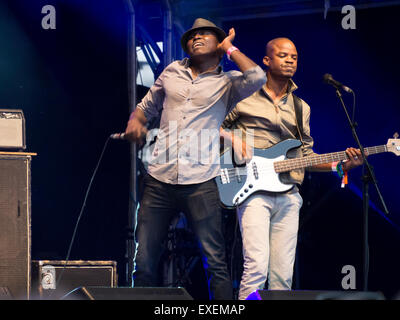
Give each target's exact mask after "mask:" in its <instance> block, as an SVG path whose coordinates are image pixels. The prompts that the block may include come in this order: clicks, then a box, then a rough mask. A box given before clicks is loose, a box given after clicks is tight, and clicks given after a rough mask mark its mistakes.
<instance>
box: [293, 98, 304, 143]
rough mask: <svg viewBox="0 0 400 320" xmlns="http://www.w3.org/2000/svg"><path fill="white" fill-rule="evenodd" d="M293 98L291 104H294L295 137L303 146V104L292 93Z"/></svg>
mask: <svg viewBox="0 0 400 320" xmlns="http://www.w3.org/2000/svg"><path fill="white" fill-rule="evenodd" d="M292 96H293V102H294V111H295V113H296V127H297V134H296V135H295V136H296V137H297V138H298V139H299V140H300V141H301V143H302V144H303V145H304V142H303V136H302V132H303V103H302V102H301V99H300V98H299V97H298V96H296V95H295V94H294V93H292Z"/></svg>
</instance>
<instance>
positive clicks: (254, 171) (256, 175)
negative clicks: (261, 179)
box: [252, 162, 258, 180]
mask: <svg viewBox="0 0 400 320" xmlns="http://www.w3.org/2000/svg"><path fill="white" fill-rule="evenodd" d="M252 169H253V174H254V178H255V179H256V180H257V179H258V171H257V165H256V163H255V162H253V164H252Z"/></svg>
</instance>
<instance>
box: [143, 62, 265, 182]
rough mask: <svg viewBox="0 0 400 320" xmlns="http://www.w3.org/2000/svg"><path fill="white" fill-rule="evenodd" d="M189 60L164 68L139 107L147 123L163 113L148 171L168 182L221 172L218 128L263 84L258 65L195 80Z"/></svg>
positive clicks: (219, 71) (204, 178) (198, 179)
mask: <svg viewBox="0 0 400 320" xmlns="http://www.w3.org/2000/svg"><path fill="white" fill-rule="evenodd" d="M189 63H190V60H189V59H188V58H185V59H183V60H181V61H175V62H173V63H171V64H170V65H169V66H167V67H166V68H165V69H164V71H163V72H162V73H161V75H160V76H159V77H158V79H157V80H156V82H155V83H154V85H153V86H152V87H151V88H150V90H149V92H148V93H147V94H146V96H145V97H144V98H143V100H142V101H141V102H140V103H139V104H138V105H137V107H138V108H140V109H141V110H143V112H144V114H145V116H146V118H147V120H148V121H149V120H150V119H152V118H153V117H156V116H158V115H159V114H160V113H161V119H160V127H159V131H158V137H157V141H156V143H155V146H154V149H153V151H152V153H151V154H150V156H149V157H148V161H149V164H148V168H147V170H148V173H149V174H150V175H151V176H153V177H154V178H156V179H157V180H159V181H162V182H165V183H169V184H193V183H201V182H204V181H207V180H210V179H212V178H214V177H215V176H217V175H218V173H219V128H220V126H221V124H222V122H223V121H224V119H225V117H226V115H227V114H228V113H229V112H230V111H231V110H232V109H233V107H234V106H235V105H236V104H237V103H238V102H239V101H241V100H242V99H244V98H246V97H248V96H250V95H251V94H252V93H253V92H255V91H257V90H259V89H260V88H261V87H262V85H263V84H264V83H265V82H266V76H265V72H264V71H263V70H262V69H261V68H260V67H259V66H256V67H254V68H251V69H249V70H247V71H245V72H244V73H242V72H239V71H236V70H234V71H229V72H223V71H222V68H221V67H220V66H218V67H217V68H216V69H215V70H213V71H211V72H205V73H202V74H199V75H198V76H197V77H193V74H192V71H191V68H190V67H189Z"/></svg>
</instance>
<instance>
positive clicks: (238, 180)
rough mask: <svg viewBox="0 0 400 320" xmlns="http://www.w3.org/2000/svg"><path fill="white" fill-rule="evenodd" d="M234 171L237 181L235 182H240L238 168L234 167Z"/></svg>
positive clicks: (240, 177)
mask: <svg viewBox="0 0 400 320" xmlns="http://www.w3.org/2000/svg"><path fill="white" fill-rule="evenodd" d="M235 171H236V179H237V182H239V183H240V182H242V176H241V175H240V171H239V168H238V167H236V168H235Z"/></svg>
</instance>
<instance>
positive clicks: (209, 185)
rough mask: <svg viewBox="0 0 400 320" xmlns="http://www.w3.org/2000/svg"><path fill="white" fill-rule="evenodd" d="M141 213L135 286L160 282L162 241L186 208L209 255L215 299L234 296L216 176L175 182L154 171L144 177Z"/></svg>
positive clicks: (207, 264) (192, 224)
mask: <svg viewBox="0 0 400 320" xmlns="http://www.w3.org/2000/svg"><path fill="white" fill-rule="evenodd" d="M144 179H145V180H144V191H143V198H142V201H141V203H140V209H139V212H138V217H137V228H136V242H137V244H136V248H137V252H136V257H135V271H134V285H135V287H150V286H157V278H158V275H157V270H158V264H159V261H160V257H161V254H162V249H163V248H162V242H163V241H164V240H165V238H166V236H167V233H168V227H169V225H170V223H171V221H172V219H173V217H174V216H175V215H176V213H177V212H183V213H185V215H186V218H187V220H188V222H189V224H190V225H191V228H192V230H193V232H194V233H195V235H196V236H197V238H198V240H199V242H200V245H201V250H202V253H203V255H204V256H205V258H206V262H207V263H205V265H206V266H207V276H208V278H209V279H208V280H209V284H210V291H211V294H212V297H211V298H212V299H218V300H221V299H222V300H230V299H233V290H232V282H231V279H230V276H229V273H228V269H227V264H226V260H225V259H226V255H225V240H224V237H223V233H222V214H221V207H220V202H219V195H218V189H217V186H216V184H215V181H214V179H212V180H209V181H206V182H203V183H199V184H191V185H171V184H167V183H163V182H160V181H158V180H156V179H155V178H153V177H152V176H150V175H147V176H146V177H145V178H144Z"/></svg>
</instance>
